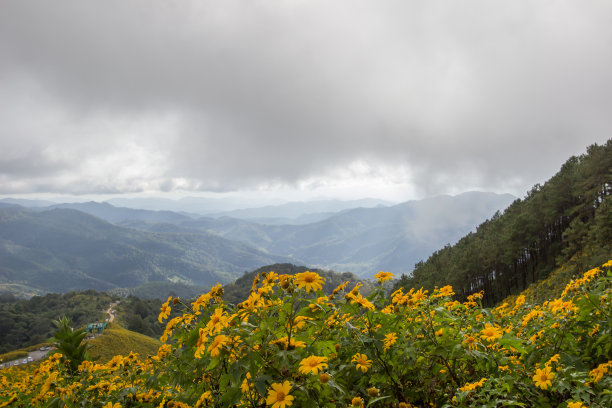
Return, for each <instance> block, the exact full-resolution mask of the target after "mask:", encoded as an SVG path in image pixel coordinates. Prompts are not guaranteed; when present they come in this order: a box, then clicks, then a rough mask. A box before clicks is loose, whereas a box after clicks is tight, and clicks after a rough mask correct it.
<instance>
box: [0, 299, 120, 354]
mask: <svg viewBox="0 0 612 408" xmlns="http://www.w3.org/2000/svg"><path fill="white" fill-rule="evenodd" d="M112 300H113V298H112V297H111V296H110V295H108V294H106V293H101V292H96V291H93V290H88V291H83V292H69V293H65V294H63V295H60V294H48V295H44V296H34V297H32V298H31V299H29V300H23V299H15V298H13V297H11V296H10V295H5V296H3V297H0V353H4V352H8V351H11V350H15V349H18V348H22V347H26V346H31V345H34V344H38V343H43V342H45V341H47V340H48V339H49V338H50V337H52V336H53V332H54V331H55V327H54V326H53V323H52V322H53V320H57V319H59V318H60V317H61V316H67V317H68V318H70V319H71V320H72V322H73V324H74V325H75V326H76V327H79V326H82V325H85V324H87V323H91V322H96V321H103V320H104V319H105V318H106V317H107V316H106V315H105V314H104V311H105V310H106V309H107V308H108V305H109V303H110V302H111V301H112Z"/></svg>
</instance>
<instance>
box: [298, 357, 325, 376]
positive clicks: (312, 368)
mask: <svg viewBox="0 0 612 408" xmlns="http://www.w3.org/2000/svg"><path fill="white" fill-rule="evenodd" d="M326 367H327V357H319V356H310V357H306V358H305V359H303V360H302V361H301V362H300V368H299V372H300V373H302V374H309V373H313V374H318V373H319V370H323V369H324V368H326Z"/></svg>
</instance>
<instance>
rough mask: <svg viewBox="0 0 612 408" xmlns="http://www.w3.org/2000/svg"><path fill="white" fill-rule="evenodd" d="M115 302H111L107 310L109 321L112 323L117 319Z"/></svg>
mask: <svg viewBox="0 0 612 408" xmlns="http://www.w3.org/2000/svg"><path fill="white" fill-rule="evenodd" d="M113 306H114V305H113V304H112V303H111V304H110V306H109V307H108V310H107V311H106V314H107V315H108V322H109V323H111V322H112V321H113V320H115V313H114V312H115V311H114V310H113Z"/></svg>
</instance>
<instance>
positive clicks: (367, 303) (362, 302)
mask: <svg viewBox="0 0 612 408" xmlns="http://www.w3.org/2000/svg"><path fill="white" fill-rule="evenodd" d="M351 303H359V304H360V305H361V307H363V308H364V309H370V310H374V309H375V307H374V305H373V304H372V302H370V301H369V300H368V299H366V298H364V297H363V296H361V293H358V294H357V295H356V296H353V297H352V300H351Z"/></svg>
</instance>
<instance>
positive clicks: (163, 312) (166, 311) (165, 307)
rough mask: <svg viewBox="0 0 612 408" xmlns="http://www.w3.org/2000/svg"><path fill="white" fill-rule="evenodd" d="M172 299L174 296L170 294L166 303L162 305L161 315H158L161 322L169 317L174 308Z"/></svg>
mask: <svg viewBox="0 0 612 408" xmlns="http://www.w3.org/2000/svg"><path fill="white" fill-rule="evenodd" d="M171 301H172V296H170V297H169V298H168V300H167V301H166V303H164V304H163V305H162V306H161V311H160V313H159V316H158V317H157V320H158V321H159V322H160V323H161V322H162V321H163V320H164V319H167V318H168V316H170V311H171V310H172V308H171V307H170V302H171Z"/></svg>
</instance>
